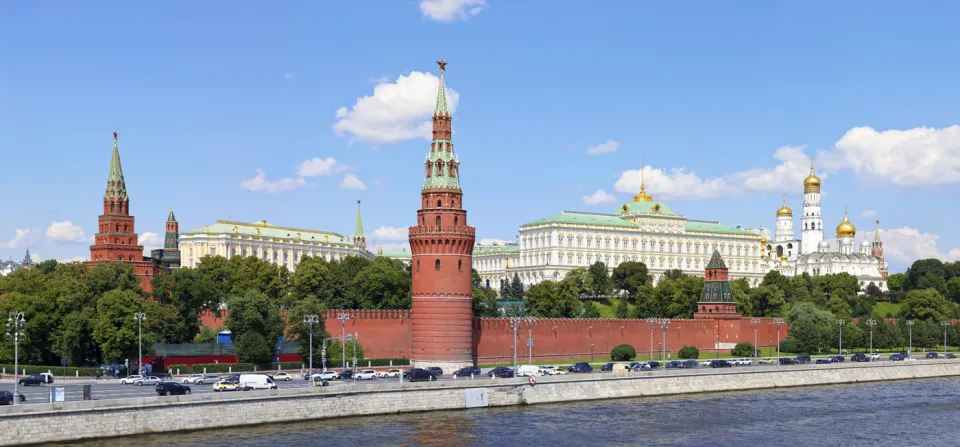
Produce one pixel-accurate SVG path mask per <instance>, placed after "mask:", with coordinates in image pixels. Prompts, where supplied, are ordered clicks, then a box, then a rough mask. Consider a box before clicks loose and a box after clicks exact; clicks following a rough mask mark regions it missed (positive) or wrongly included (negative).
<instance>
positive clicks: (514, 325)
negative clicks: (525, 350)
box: [510, 317, 520, 371]
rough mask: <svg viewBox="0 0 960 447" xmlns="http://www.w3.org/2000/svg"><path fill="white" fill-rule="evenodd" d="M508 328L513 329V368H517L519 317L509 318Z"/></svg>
mask: <svg viewBox="0 0 960 447" xmlns="http://www.w3.org/2000/svg"><path fill="white" fill-rule="evenodd" d="M510 329H513V370H514V371H516V370H517V331H519V330H520V318H517V317H511V318H510Z"/></svg>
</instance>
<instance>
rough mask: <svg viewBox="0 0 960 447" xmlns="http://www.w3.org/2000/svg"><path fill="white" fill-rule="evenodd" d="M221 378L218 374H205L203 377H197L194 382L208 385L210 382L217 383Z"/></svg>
mask: <svg viewBox="0 0 960 447" xmlns="http://www.w3.org/2000/svg"><path fill="white" fill-rule="evenodd" d="M219 380H220V377H217V376H211V375H203V376H202V377H199V378H197V379H195V380H194V382H193V383H195V384H197V385H206V384H208V383H217V381H219Z"/></svg>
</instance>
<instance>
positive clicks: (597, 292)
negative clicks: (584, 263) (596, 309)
mask: <svg viewBox="0 0 960 447" xmlns="http://www.w3.org/2000/svg"><path fill="white" fill-rule="evenodd" d="M587 272H588V274H589V276H590V282H591V286H592V288H591V290H590V293H592V294H593V296H594V297H595V298H599V297H600V296H601V295H606V294H609V293H610V290H611V289H612V288H613V283H612V282H611V281H610V273H609V271H608V270H607V265H606V264H604V263H603V262H602V261H597V262H594V263H593V265H591V266H590V268H589V269H588V270H587Z"/></svg>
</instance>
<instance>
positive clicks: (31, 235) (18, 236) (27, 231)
mask: <svg viewBox="0 0 960 447" xmlns="http://www.w3.org/2000/svg"><path fill="white" fill-rule="evenodd" d="M38 239H40V230H39V229H38V228H17V229H15V230H14V236H13V239H10V240H9V241H6V242H0V247H3V248H26V247H27V246H29V245H31V244H33V243H34V242H36V241H37V240H38Z"/></svg>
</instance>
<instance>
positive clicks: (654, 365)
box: [647, 360, 660, 369]
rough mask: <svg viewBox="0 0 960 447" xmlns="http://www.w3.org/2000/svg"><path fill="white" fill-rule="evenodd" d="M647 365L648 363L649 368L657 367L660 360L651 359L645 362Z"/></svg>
mask: <svg viewBox="0 0 960 447" xmlns="http://www.w3.org/2000/svg"><path fill="white" fill-rule="evenodd" d="M647 365H650V369H657V368H659V367H660V362H655V361H653V360H651V361H649V362H647Z"/></svg>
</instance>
